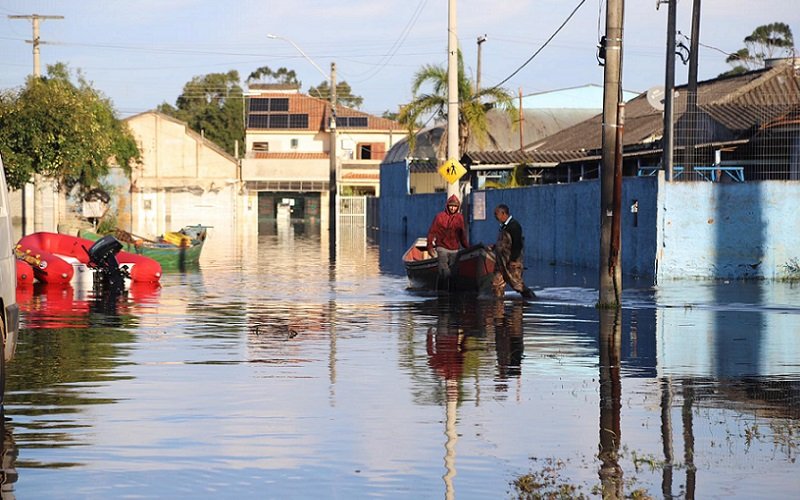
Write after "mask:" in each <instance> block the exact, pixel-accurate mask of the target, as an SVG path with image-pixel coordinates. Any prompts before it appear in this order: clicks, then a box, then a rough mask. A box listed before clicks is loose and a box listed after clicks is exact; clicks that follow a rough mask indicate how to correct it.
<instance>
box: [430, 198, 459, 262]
mask: <svg viewBox="0 0 800 500" xmlns="http://www.w3.org/2000/svg"><path fill="white" fill-rule="evenodd" d="M460 208H461V202H460V201H459V200H458V197H457V196H456V195H452V196H450V198H449V199H448V200H447V204H446V205H445V208H444V210H443V211H441V212H439V213H437V214H436V217H434V218H433V222H432V223H431V227H430V228H429V229H428V253H429V254H431V255H433V256H436V257H437V258H438V259H439V276H441V277H443V278H449V277H450V275H451V274H452V267H453V265H454V264H455V262H456V257H457V255H458V250H459V246H460V247H462V248H469V241H468V240H467V231H466V227H465V225H464V216H463V215H461V212H459V211H458V210H459V209H460Z"/></svg>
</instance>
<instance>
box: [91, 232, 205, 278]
mask: <svg viewBox="0 0 800 500" xmlns="http://www.w3.org/2000/svg"><path fill="white" fill-rule="evenodd" d="M170 234H171V233H170ZM78 236H79V237H81V238H85V239H87V240H92V241H97V240H99V239H100V238H102V236H101V235H99V234H97V233H94V232H92V231H88V230H85V229H81V230H80V231H79V232H78ZM117 239H120V238H117ZM184 241H185V240H184ZM120 243H122V249H123V250H124V251H126V252H129V253H133V254H138V255H144V256H145V257H149V258H151V259H153V260H155V261H157V262H158V263H159V264H161V267H163V268H164V269H184V268H187V267H195V266H197V265H198V264H199V262H200V253H201V252H202V251H203V243H205V238H203V239H192V240H191V244H189V245H184V246H176V245H172V244H169V243H150V242H146V241H141V242H140V243H130V242H125V241H122V240H120Z"/></svg>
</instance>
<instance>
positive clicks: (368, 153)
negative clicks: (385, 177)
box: [358, 144, 372, 160]
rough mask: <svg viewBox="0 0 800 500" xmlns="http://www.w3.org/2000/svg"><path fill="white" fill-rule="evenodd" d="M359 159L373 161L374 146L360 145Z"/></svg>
mask: <svg viewBox="0 0 800 500" xmlns="http://www.w3.org/2000/svg"><path fill="white" fill-rule="evenodd" d="M358 159H359V160H371V159H372V144H359V145H358Z"/></svg>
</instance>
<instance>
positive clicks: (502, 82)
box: [492, 0, 586, 89]
mask: <svg viewBox="0 0 800 500" xmlns="http://www.w3.org/2000/svg"><path fill="white" fill-rule="evenodd" d="M584 3H586V0H581V1H580V2H579V3H578V5H577V6H576V7H575V8H574V9H573V10H572V12H571V13H570V14H569V15H568V16H567V18H566V19H564V22H563V23H561V26H559V27H558V29H556V30H555V31H554V32H553V34H552V35H550V37H549V38H548V39H547V40H545V42H544V43H543V44H542V46H541V47H539V48H538V49H537V50H536V52H534V53H533V55H531V56H530V57H529V58H528V60H527V61H525V62H524V63H522V65H521V66H520V67H519V68H517V69H516V70H514V72H513V73H511V74H510V75H508V76H507V77H506V78H505V79H503V80H502V81H500V83H497V84H495V85H493V86H492V89H497V88H499V87H500V86H501V85H503V84H504V83H506V82H507V81H509V80H511V79H512V78H514V76H516V75H517V73H519V72H520V71H522V69H523V68H524V67H525V66H527V65H528V64H529V63H530V62H531V61H533V59H534V58H535V57H536V56H537V55H539V53H540V52H541V51H542V50H544V48H545V47H547V45H548V44H549V43H550V41H551V40H552V39H553V38H555V37H556V35H558V33H559V32H560V31H561V30H562V29H563V28H564V26H566V25H567V23H568V22H569V21H570V20H571V19H572V17H573V16H574V15H575V13H576V12H578V9H580V8H581V6H582V5H583V4H584Z"/></svg>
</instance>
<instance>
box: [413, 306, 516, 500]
mask: <svg viewBox="0 0 800 500" xmlns="http://www.w3.org/2000/svg"><path fill="white" fill-rule="evenodd" d="M431 307H434V308H435V311H436V326H430V327H428V329H427V333H426V336H425V349H426V352H427V355H428V365H429V366H430V367H431V368H432V369H433V370H434V372H435V373H436V374H437V375H439V376H440V377H441V378H442V379H444V406H445V432H444V434H445V438H446V439H445V445H444V448H445V455H444V466H445V473H444V475H443V476H442V480H443V481H444V485H445V498H447V499H448V500H449V499H453V498H455V484H454V479H455V477H456V475H457V470H456V444H457V442H458V430H457V427H456V424H457V422H458V406H459V405H460V404H461V401H462V392H463V387H462V385H463V382H464V378H465V366H466V365H468V364H469V365H470V366H472V368H473V369H474V376H475V377H476V378H477V376H478V372H479V370H478V369H477V368H478V365H479V364H480V359H481V358H480V356H479V350H480V349H481V346H482V345H485V343H486V342H487V341H489V342H491V341H492V340H494V345H495V350H496V359H497V367H496V373H497V377H496V380H497V381H496V384H497V385H496V389H497V390H499V391H505V390H507V388H508V383H507V381H508V379H509V378H516V379H519V378H520V375H521V369H520V368H521V365H522V356H523V351H524V347H523V328H522V324H523V322H522V319H523V310H524V304H523V303H522V302H521V301H515V302H513V303H512V304H511V305H510V306H509V308H508V309H509V310H507V309H506V306H505V304H504V302H503V301H502V300H476V299H475V298H474V297H461V296H447V297H440V298H438V299H437V300H435V301H432V302H431ZM492 337H493V338H492ZM475 398H476V404H477V394H476V396H475Z"/></svg>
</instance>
